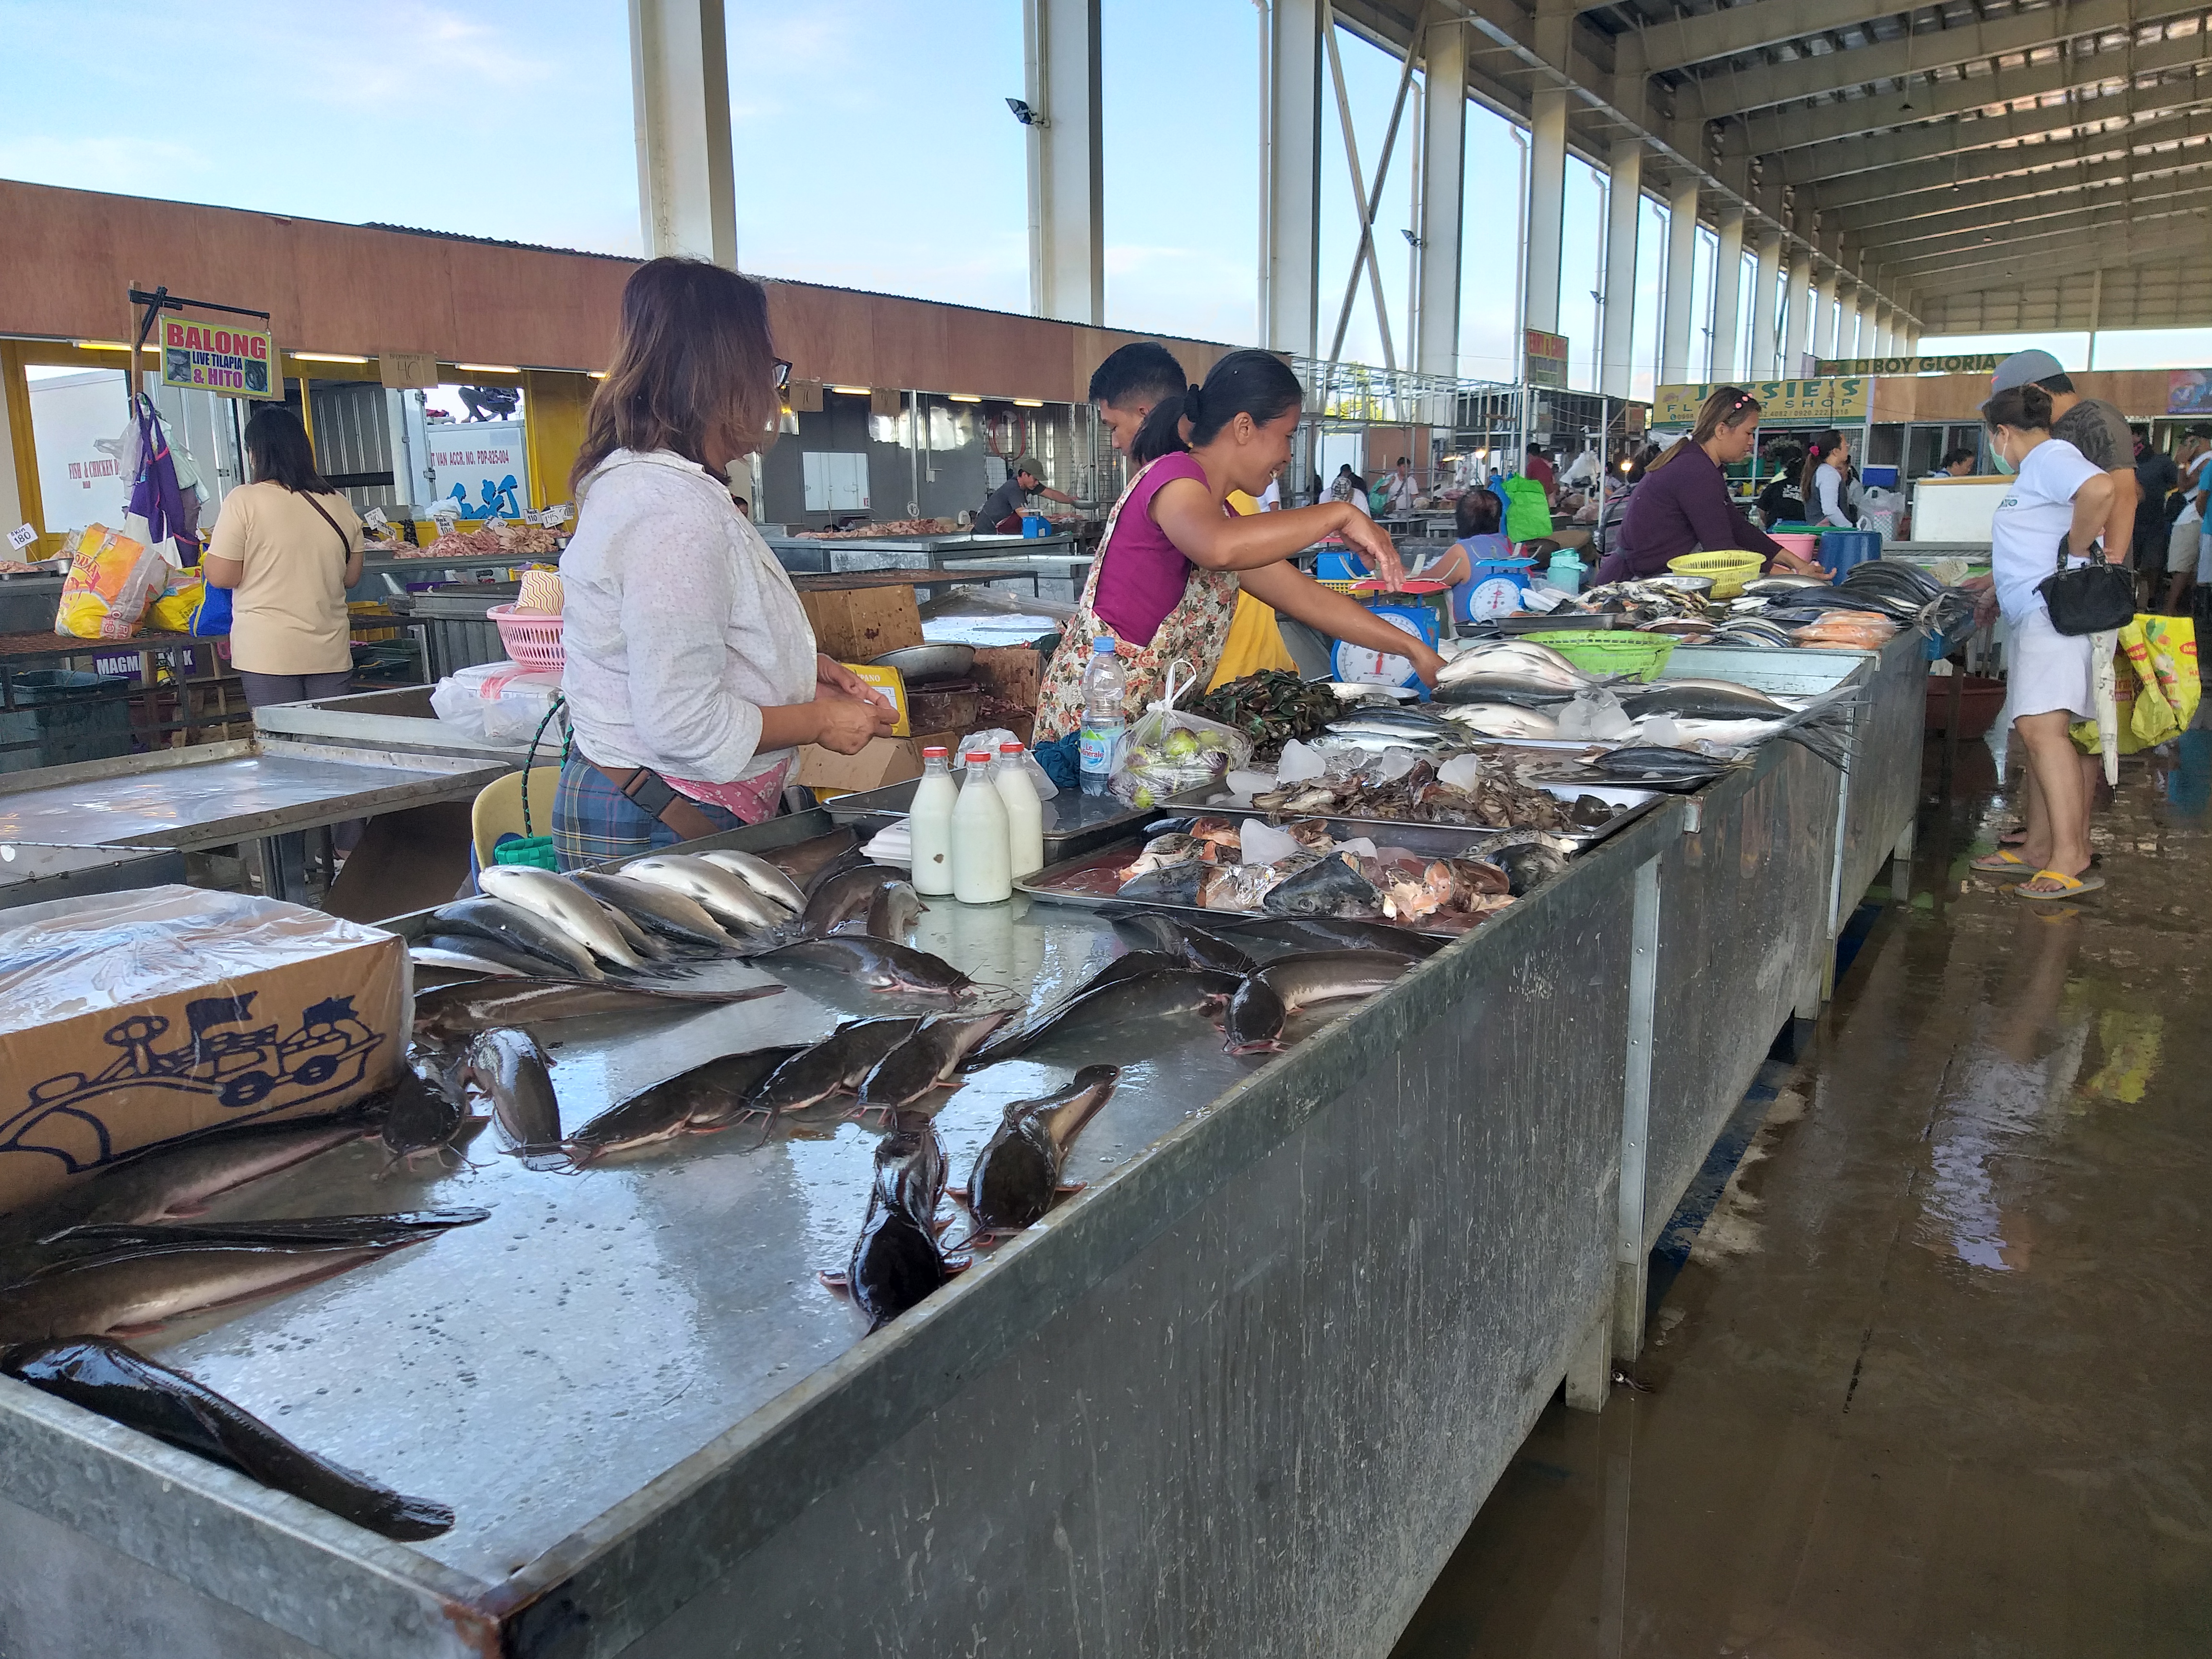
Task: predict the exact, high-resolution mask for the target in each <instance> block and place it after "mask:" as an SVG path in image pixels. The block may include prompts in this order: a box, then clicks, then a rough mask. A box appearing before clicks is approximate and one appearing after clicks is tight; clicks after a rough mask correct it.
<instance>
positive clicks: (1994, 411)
mask: <svg viewBox="0 0 2212 1659" xmlns="http://www.w3.org/2000/svg"><path fill="white" fill-rule="evenodd" d="M1982 420H1983V423H1984V425H1985V426H1986V427H1987V428H1989V435H1990V450H1991V451H1992V452H1993V453H1995V454H1996V458H1997V465H1998V466H1999V467H2000V468H2002V470H2003V471H2007V472H2010V473H2015V474H2017V475H2018V476H2017V477H2016V478H2015V481H2014V483H2013V487H2012V488H2011V489H2009V490H2008V491H2007V492H2006V494H2005V497H2004V499H2003V500H2002V501H2000V502H1999V503H1998V504H1997V510H1996V514H1995V516H1994V517H1993V518H1992V519H1991V520H1990V567H1991V574H1992V576H1993V577H1994V579H1995V583H1996V599H1997V608H1998V609H1999V610H2000V611H2002V612H2003V613H2004V619H2005V622H2006V624H2007V625H2008V627H2009V628H2010V629H2011V630H2012V666H2011V672H2010V682H2011V684H2010V685H2009V688H2008V692H2007V696H2006V700H2005V706H2006V709H2007V712H2008V714H2009V715H2010V717H2011V720H2012V723H2013V731H2014V732H2015V734H2016V735H2017V736H2018V738H2019V739H2020V742H2021V747H2022V748H2023V749H2024V750H2026V751H2027V840H2026V841H2025V842H2023V843H2022V844H2021V847H2020V848H2019V850H2018V851H2016V852H2015V851H2012V850H2009V849H2002V848H2001V849H1999V850H1998V851H1996V852H1995V853H1992V854H1990V855H1989V856H1988V857H1986V858H1981V859H1977V860H1974V868H1975V869H1977V870H1981V871H1986V872H1995V873H2016V874H2019V875H2021V876H2022V877H2023V878H2024V879H2023V880H2022V881H2021V883H2020V884H2019V885H2017V886H2015V888H2014V889H2013V892H2014V894H2015V896H2017V897H2020V898H2024V899H2034V900H2050V899H2066V898H2075V897H2078V896H2080V895H2081V894H2083V893H2087V892H2093V891H2095V890H2097V889H2098V888H2100V887H2102V886H2103V885H2104V884H2105V878H2103V877H2102V876H2100V875H2099V874H2097V873H2096V872H2094V871H2093V870H2092V869H2091V867H2090V857H2089V805H2090V801H2091V799H2092V795H2091V783H2090V768H2089V765H2088V764H2087V763H2085V761H2084V757H2082V756H2081V754H2079V753H2078V752H2077V751H2076V750H2075V747H2074V743H2073V739H2072V738H2070V737H2069V736H2068V728H2069V726H2072V724H2073V723H2074V721H2075V720H2092V719H2094V718H2095V717H2096V713H2097V702H2096V696H2095V671H2096V652H2097V645H2096V643H2095V639H2094V637H2093V636H2094V635H2096V634H2097V633H2099V632H2101V631H2103V630H2106V629H2116V628H2118V627H2120V626H2121V625H2122V624H2124V623H2125V622H2126V621H2127V620H2128V617H2129V615H2130V613H2131V612H2132V611H2133V609H2134V605H2133V588H2132V586H2131V585H2130V582H2129V580H2128V575H2127V573H2126V572H2125V571H2124V569H2121V568H2118V566H2115V565H2110V564H2106V563H2105V562H2104V555H2103V552H2102V550H2101V549H2100V548H2099V547H2098V546H2097V543H2096V537H2097V532H2098V531H2099V530H2100V528H2101V527H2102V526H2103V525H2104V522H2105V516H2106V513H2107V512H2108V511H2109V510H2110V508H2111V507H2112V480H2111V479H2110V478H2109V477H2106V475H2105V474H2104V472H2102V471H2100V470H2099V469H2098V468H2097V467H2095V466H2093V465H2091V464H2090V463H2089V462H2088V461H2087V459H2084V458H2083V456H2082V454H2081V451H2080V450H2078V449H2076V448H2075V447H2074V446H2073V445H2071V444H2069V443H2068V442H2067V441H2065V440H2064V439H2063V438H2053V437H2052V436H2051V394H2050V393H2049V392H2045V390H2044V389H2043V388H2042V387H2040V386H2033V385H2031V386H2015V387H2012V388H2010V389H2009V390H2008V391H2004V392H1998V393H1997V394H1996V396H1995V397H1993V398H1990V400H1989V402H1987V403H1986V404H1983V405H1982ZM2093 561H2094V563H2093ZM2116 611H2117V614H2116ZM2109 650H2110V643H2109V641H2107V642H2106V651H2107V653H2109Z"/></svg>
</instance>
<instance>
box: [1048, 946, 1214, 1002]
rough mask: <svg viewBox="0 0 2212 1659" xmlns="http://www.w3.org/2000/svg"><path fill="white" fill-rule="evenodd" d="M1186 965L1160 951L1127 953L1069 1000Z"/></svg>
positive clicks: (1074, 993) (1110, 963) (1082, 986)
mask: <svg viewBox="0 0 2212 1659" xmlns="http://www.w3.org/2000/svg"><path fill="white" fill-rule="evenodd" d="M1185 965H1186V964H1185V963H1184V962H1183V959H1182V957H1180V956H1173V957H1171V956H1169V955H1167V954H1165V953H1164V952H1163V951H1123V952H1122V953H1121V955H1120V956H1118V957H1115V958H1114V960H1113V961H1111V962H1109V963H1107V964H1106V965H1105V966H1104V967H1103V968H1101V969H1099V970H1098V971H1097V973H1095V974H1093V975H1091V977H1090V978H1089V979H1086V980H1085V981H1083V983H1082V984H1080V985H1079V986H1077V987H1075V989H1074V990H1073V991H1072V992H1070V993H1069V994H1068V1000H1071V1001H1073V1000H1074V999H1075V998H1077V997H1079V996H1081V995H1083V994H1084V993H1085V992H1086V991H1096V990H1097V989H1098V988H1099V987H1101V986H1105V985H1111V984H1114V983H1115V981H1119V980H1125V979H1135V978H1137V977H1138V976H1139V975H1142V974H1158V973H1166V972H1171V971H1173V970H1175V969H1180V968H1182V967H1184V966H1185Z"/></svg>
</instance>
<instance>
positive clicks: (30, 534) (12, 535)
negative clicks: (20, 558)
mask: <svg viewBox="0 0 2212 1659" xmlns="http://www.w3.org/2000/svg"><path fill="white" fill-rule="evenodd" d="M38 539H39V532H37V531H35V530H33V529H32V528H31V526H28V525H27V524H25V525H18V526H15V529H13V530H11V531H9V532H8V545H9V546H10V547H12V548H14V549H15V550H16V551H17V552H18V553H21V551H22V550H24V549H25V548H27V547H28V546H29V545H30V544H32V543H33V542H34V541H36V540H38Z"/></svg>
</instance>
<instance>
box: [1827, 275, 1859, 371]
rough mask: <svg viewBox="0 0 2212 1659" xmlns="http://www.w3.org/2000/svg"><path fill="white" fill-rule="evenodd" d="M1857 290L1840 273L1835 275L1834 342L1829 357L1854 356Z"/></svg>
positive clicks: (1856, 327)
mask: <svg viewBox="0 0 2212 1659" xmlns="http://www.w3.org/2000/svg"><path fill="white" fill-rule="evenodd" d="M1858 327H1859V313H1858V288H1857V284H1856V283H1853V282H1852V281H1851V279H1850V277H1849V276H1846V275H1845V274H1844V273H1843V272H1842V271H1838V272H1837V273H1836V342H1835V349H1833V350H1832V351H1830V352H1829V353H1828V356H1831V357H1849V356H1854V355H1856V352H1855V347H1856V345H1857V340H1858Z"/></svg>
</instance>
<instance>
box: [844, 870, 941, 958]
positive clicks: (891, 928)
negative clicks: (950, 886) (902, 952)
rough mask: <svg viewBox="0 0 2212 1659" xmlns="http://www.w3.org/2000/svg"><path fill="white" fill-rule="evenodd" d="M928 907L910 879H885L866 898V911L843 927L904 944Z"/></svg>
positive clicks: (872, 937)
mask: <svg viewBox="0 0 2212 1659" xmlns="http://www.w3.org/2000/svg"><path fill="white" fill-rule="evenodd" d="M928 908H929V907H928V906H927V905H926V904H924V903H923V902H921V894H919V893H917V892H915V890H914V885H913V884H912V883H910V882H904V881H887V882H885V883H884V884H883V885H882V886H880V887H878V888H877V889H876V892H875V896H874V897H873V898H872V899H870V900H869V901H868V914H867V915H865V916H862V917H860V919H858V920H857V921H848V922H846V923H845V924H844V927H843V929H842V931H843V932H845V933H866V935H867V936H868V937H869V938H870V939H890V941H891V942H892V943H893V944H895V945H899V944H904V943H905V941H906V936H907V935H908V933H912V932H913V931H914V925H915V923H916V922H917V921H921V917H922V913H923V912H924V911H926V910H927V909H928Z"/></svg>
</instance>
